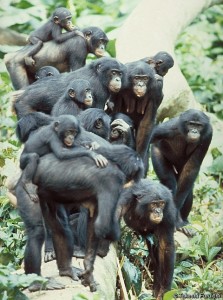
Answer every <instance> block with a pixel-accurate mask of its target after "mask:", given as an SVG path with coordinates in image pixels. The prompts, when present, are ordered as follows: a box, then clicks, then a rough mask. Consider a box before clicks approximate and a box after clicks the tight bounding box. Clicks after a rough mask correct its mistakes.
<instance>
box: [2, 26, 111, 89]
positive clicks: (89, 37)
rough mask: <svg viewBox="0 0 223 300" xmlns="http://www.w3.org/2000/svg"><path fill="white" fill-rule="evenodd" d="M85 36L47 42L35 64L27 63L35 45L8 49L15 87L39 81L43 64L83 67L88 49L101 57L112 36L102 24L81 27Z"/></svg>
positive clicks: (68, 68) (65, 68) (65, 69)
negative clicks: (60, 41) (29, 64)
mask: <svg viewBox="0 0 223 300" xmlns="http://www.w3.org/2000/svg"><path fill="white" fill-rule="evenodd" d="M81 31H82V33H83V35H84V37H85V38H83V37H81V36H75V37H73V38H69V39H67V40H66V41H64V42H63V43H60V44H58V43H56V42H55V41H49V42H46V43H44V44H43V47H42V48H41V49H40V50H39V52H38V53H37V54H36V55H34V56H33V58H34V60H35V65H31V66H27V65H26V64H25V61H24V57H25V56H26V55H27V54H28V53H29V51H30V49H31V47H32V45H26V46H25V47H23V48H21V49H20V50H18V51H16V52H12V53H8V54H6V55H5V57H4V62H5V65H6V68H7V70H8V72H9V75H10V78H11V81H12V85H13V87H14V89H16V90H19V89H23V88H25V87H26V86H28V85H29V84H31V83H33V82H34V81H35V73H36V72H37V70H39V69H40V68H41V67H43V66H46V65H47V66H53V67H55V68H57V69H58V70H59V72H61V73H62V72H70V71H74V70H77V69H79V68H81V67H83V66H84V65H85V63H86V58H87V55H88V53H92V54H95V55H96V56H97V57H101V56H104V54H105V47H106V45H107V43H108V37H107V35H106V34H105V33H104V31H103V30H101V29H100V28H98V27H94V26H91V27H87V28H84V29H83V30H81Z"/></svg>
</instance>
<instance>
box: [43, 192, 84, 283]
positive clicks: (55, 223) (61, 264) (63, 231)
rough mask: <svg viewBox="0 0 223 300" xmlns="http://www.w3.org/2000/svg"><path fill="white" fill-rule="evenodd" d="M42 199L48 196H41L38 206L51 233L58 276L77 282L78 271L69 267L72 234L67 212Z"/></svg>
mask: <svg viewBox="0 0 223 300" xmlns="http://www.w3.org/2000/svg"><path fill="white" fill-rule="evenodd" d="M51 197H52V196H51ZM44 199H47V200H48V199H50V195H48V196H46V195H45V196H43V195H41V196H40V204H41V209H42V213H43V217H44V221H45V223H46V226H48V227H49V228H50V230H51V231H52V238H53V245H54V250H55V253H56V260H57V266H58V269H59V275H60V276H69V277H71V278H72V279H73V280H78V279H79V278H78V272H79V271H80V269H76V268H73V267H72V265H71V261H72V255H73V234H72V231H71V228H70V226H69V222H68V216H67V212H66V210H65V208H64V206H63V205H61V204H57V203H53V201H52V200H51V201H50V200H49V201H48V202H45V201H44Z"/></svg>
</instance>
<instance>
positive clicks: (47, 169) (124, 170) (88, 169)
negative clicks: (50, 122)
mask: <svg viewBox="0 0 223 300" xmlns="http://www.w3.org/2000/svg"><path fill="white" fill-rule="evenodd" d="M85 134H87V135H88V137H89V139H90V138H91V137H92V139H93V141H95V138H96V137H97V141H99V140H101V143H102V144H101V145H102V146H100V147H99V148H98V150H97V151H102V152H103V153H105V155H106V156H107V157H108V160H109V162H108V165H107V167H106V168H98V167H97V166H96V164H95V163H94V162H93V160H92V159H90V158H89V157H86V156H82V157H80V158H78V159H69V160H64V161H62V160H59V159H57V158H56V157H55V156H54V155H53V154H47V155H45V156H43V157H41V158H40V160H39V163H38V167H37V172H36V174H35V177H34V179H33V182H34V184H36V185H38V196H39V200H40V205H41V207H42V213H43V216H44V220H45V222H46V224H47V226H49V227H50V229H51V231H52V235H53V240H54V247H55V252H56V257H57V265H58V269H59V274H60V275H61V276H70V277H72V278H74V279H77V276H76V274H75V273H74V270H73V269H72V267H71V258H72V254H73V233H72V231H71V229H70V226H69V224H68V217H67V213H66V212H65V211H64V206H61V205H60V204H64V205H65V206H66V205H68V206H69V205H70V204H72V205H74V204H76V205H83V204H84V205H85V206H86V205H87V206H88V207H89V206H90V207H91V208H92V206H93V207H95V206H96V209H94V210H92V209H90V211H91V217H90V220H89V225H88V243H87V244H88V246H87V250H86V256H85V259H84V267H85V271H84V272H83V273H82V274H81V278H82V283H83V284H84V285H88V286H90V289H91V291H95V290H96V284H95V282H94V278H93V275H92V272H93V265H94V260H95V256H96V252H97V246H98V242H99V239H100V238H109V239H111V240H115V239H117V238H118V234H119V224H118V222H117V221H116V219H115V218H114V213H115V208H116V204H117V201H118V199H119V196H120V193H121V191H122V187H123V184H124V183H125V182H126V181H129V180H138V179H140V178H141V176H142V174H143V164H142V161H141V159H140V158H139V156H138V154H137V153H136V152H135V151H134V150H132V149H131V148H129V147H127V146H125V145H122V146H121V145H115V146H113V145H111V144H109V142H107V141H105V140H104V139H102V138H100V137H99V136H95V135H94V134H93V133H85ZM103 145H104V146H103ZM114 149H116V151H114ZM117 151H119V153H117ZM110 158H111V159H112V162H111V160H110ZM74 170H78V171H77V172H75V171H74ZM16 197H17V199H18V209H19V212H20V214H21V216H22V218H23V221H24V223H25V226H26V232H27V235H28V237H27V245H26V250H25V259H24V263H25V272H26V273H36V274H40V267H41V248H42V244H43V242H44V227H43V224H42V216H41V213H40V211H39V205H38V203H34V202H33V201H30V199H28V198H27V194H26V193H25V192H24V189H23V188H22V186H21V184H18V185H17V188H16ZM61 245H62V247H61ZM37 288H38V287H37ZM47 288H54V286H52V284H51V283H50V282H49V285H48V286H47ZM33 290H35V286H34V287H33Z"/></svg>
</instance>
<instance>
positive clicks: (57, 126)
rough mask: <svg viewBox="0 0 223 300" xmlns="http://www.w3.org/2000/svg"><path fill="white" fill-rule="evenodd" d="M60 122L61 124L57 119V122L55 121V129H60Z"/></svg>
mask: <svg viewBox="0 0 223 300" xmlns="http://www.w3.org/2000/svg"><path fill="white" fill-rule="evenodd" d="M59 124H60V122H59V121H55V122H54V130H55V131H58V129H59Z"/></svg>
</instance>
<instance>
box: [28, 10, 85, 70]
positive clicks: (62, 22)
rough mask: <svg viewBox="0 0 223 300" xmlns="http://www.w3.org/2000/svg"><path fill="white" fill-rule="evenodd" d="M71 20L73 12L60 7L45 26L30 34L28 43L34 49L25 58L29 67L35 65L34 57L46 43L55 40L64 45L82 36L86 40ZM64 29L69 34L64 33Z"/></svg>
mask: <svg viewBox="0 0 223 300" xmlns="http://www.w3.org/2000/svg"><path fill="white" fill-rule="evenodd" d="M71 18H72V15H71V12H70V11H69V10H68V9H66V8H65V7H59V8H57V9H56V10H55V11H54V12H53V14H52V15H51V17H50V18H49V20H48V21H47V22H46V23H45V24H43V25H42V26H41V27H39V28H38V29H36V30H34V31H33V32H32V33H31V34H30V36H29V38H28V42H29V44H31V45H33V47H32V49H31V51H30V52H29V53H28V55H27V56H26V57H25V58H24V60H25V63H26V65H27V66H32V65H35V60H34V59H33V58H32V56H34V55H35V54H36V53H37V52H39V50H40V49H41V48H42V46H43V43H44V42H48V41H50V40H54V41H55V42H56V43H63V42H64V41H66V40H68V39H69V38H71V37H74V36H75V35H80V36H82V37H83V38H84V35H83V33H82V32H81V31H79V30H78V29H77V27H75V26H74V25H73V24H72V21H71ZM63 29H65V30H66V31H68V32H64V33H63V32H62V31H63Z"/></svg>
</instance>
